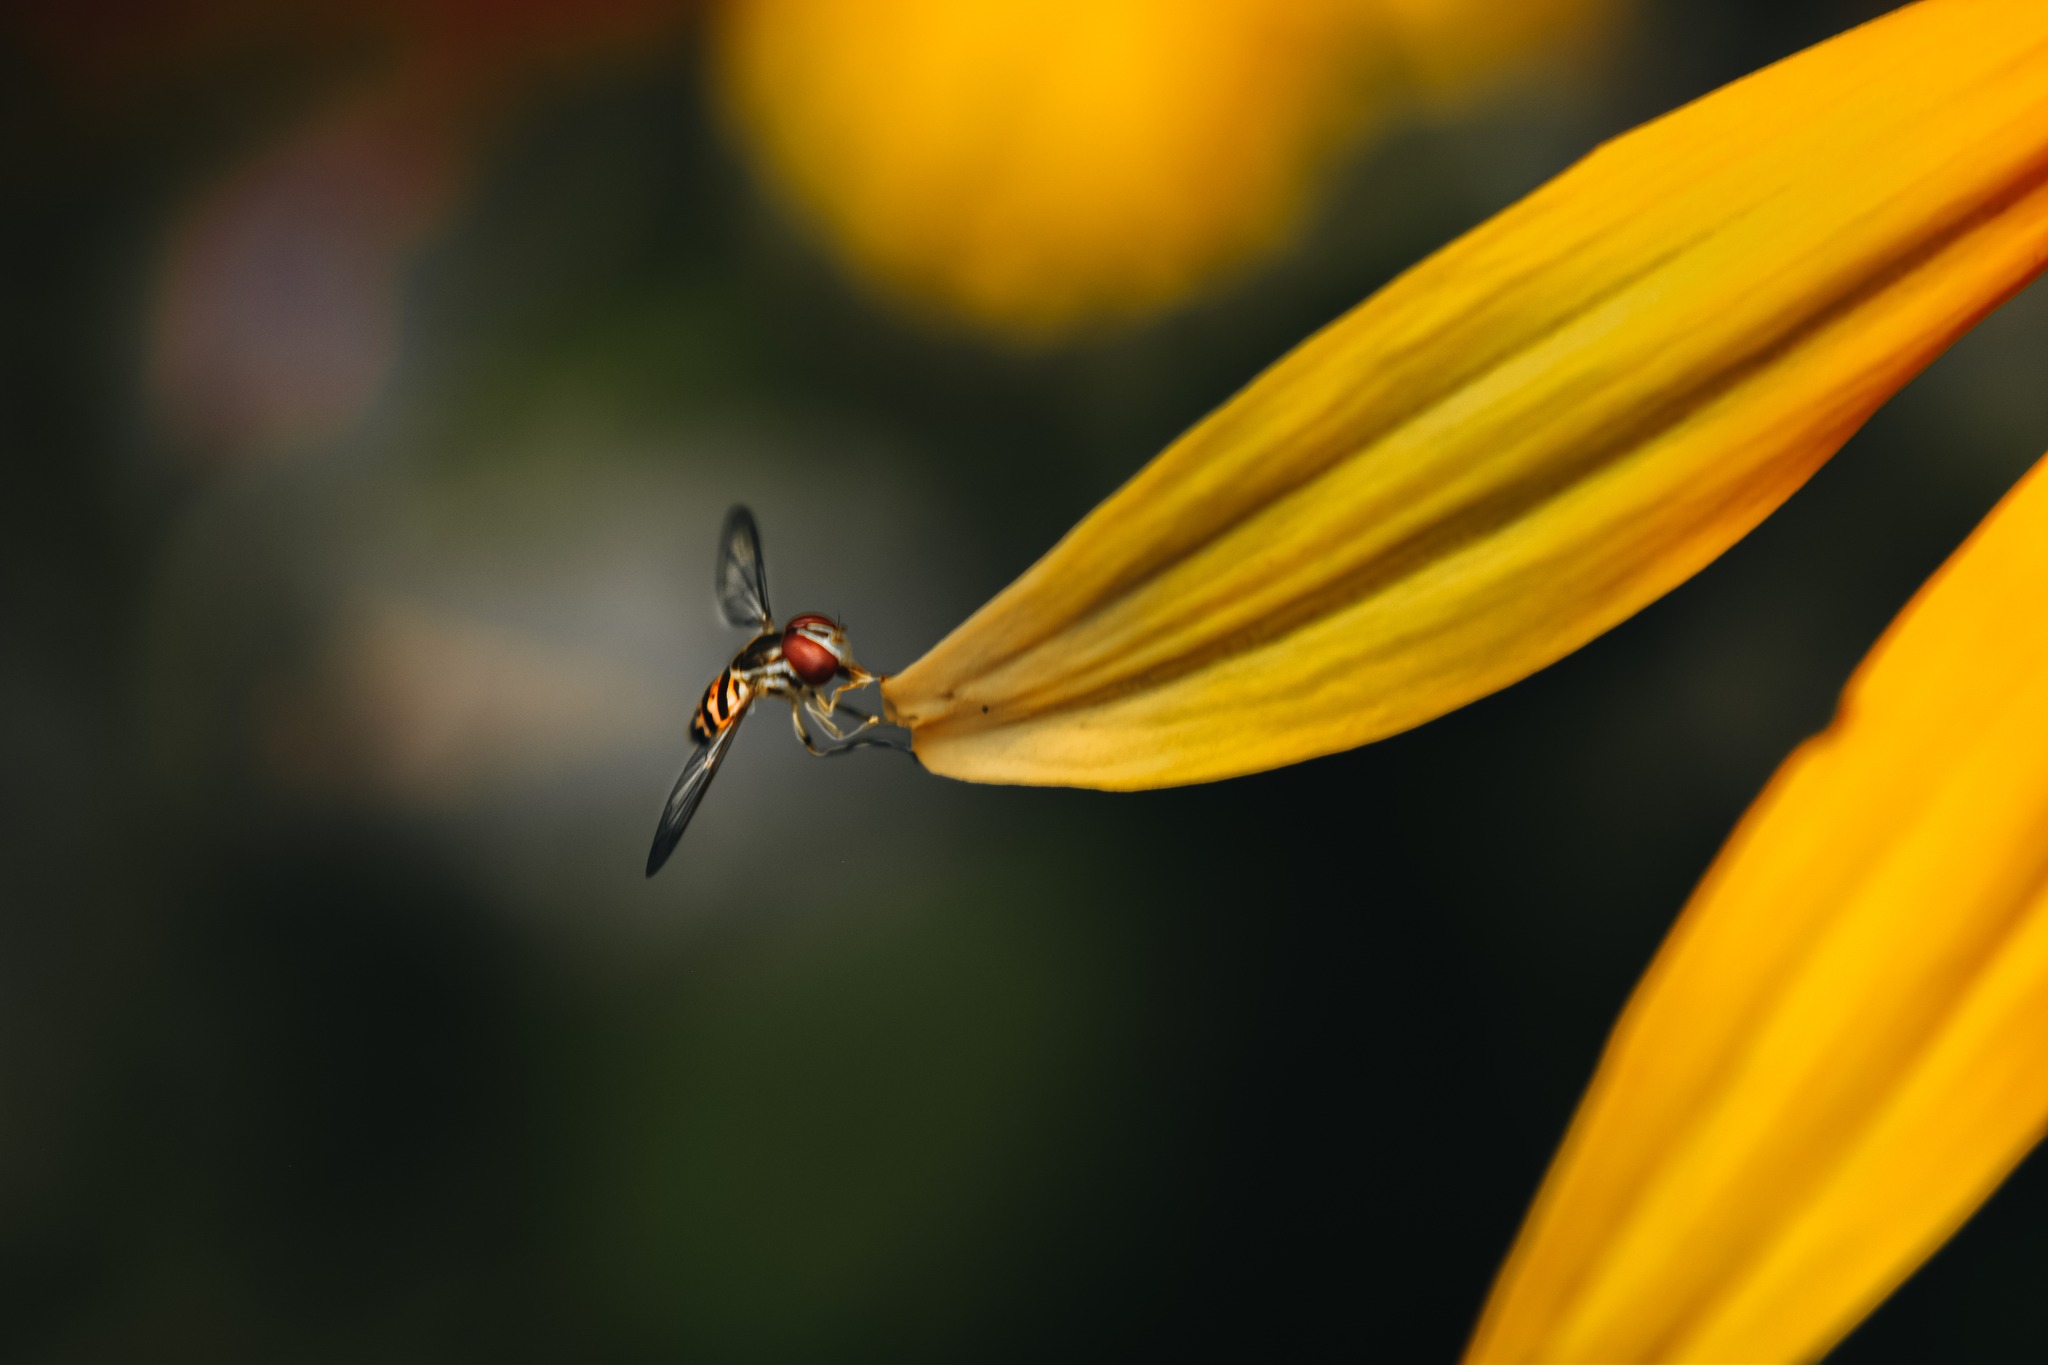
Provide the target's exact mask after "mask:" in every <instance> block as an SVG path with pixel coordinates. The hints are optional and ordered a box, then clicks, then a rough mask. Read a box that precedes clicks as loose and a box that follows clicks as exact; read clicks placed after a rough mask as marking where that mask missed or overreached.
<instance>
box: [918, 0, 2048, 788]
mask: <svg viewBox="0 0 2048 1365" xmlns="http://www.w3.org/2000/svg"><path fill="white" fill-rule="evenodd" d="M2044 260H2048V4H2043V3H2040V0H1928V2H1927V3H1923V4H1920V5H1915V6H1909V7H1907V8H1905V9H1903V10H1900V11H1897V12H1895V13H1893V14H1891V15H1888V16H1886V17H1885V18H1883V19H1880V20H1878V21H1876V22H1873V23H1871V24H1867V25H1865V26H1863V27H1861V28H1858V29H1855V30H1852V31H1851V32H1849V33H1846V34H1843V35H1842V36H1840V37H1838V38H1835V39H1833V40H1831V41H1829V42H1826V43H1823V44H1821V45H1820V46H1818V47H1815V48H1811V49H1809V50H1807V51H1806V52H1803V53H1800V54H1798V55H1797V56H1794V57H1792V58H1789V59H1787V60H1786V61H1783V62H1781V63H1778V64H1777V65H1775V66H1772V67H1770V68H1767V69H1765V70H1764V71H1761V72H1759V73H1757V74H1755V75H1753V76H1750V77H1748V78H1746V79H1744V80H1741V81H1737V82H1735V83H1734V84H1732V85H1729V86H1727V87H1724V88H1723V89H1721V90H1719V91H1716V92H1715V93H1713V94H1711V95H1709V96H1707V97H1705V98H1703V99H1701V100H1699V101H1697V102H1695V103H1693V104H1691V105H1688V106H1686V107H1685V108H1683V109H1680V110H1678V111H1677V112H1675V113H1672V114H1670V115H1667V116H1666V117H1664V118H1662V119H1659V120H1657V121H1655V122H1652V123H1650V124H1647V125H1645V126H1643V127H1641V128H1639V129H1637V130H1635V131H1634V132H1632V133H1629V134H1627V135H1626V136H1624V137H1621V138H1619V139H1617V140H1615V141H1614V142H1611V143H1609V144H1607V145H1606V146H1604V147H1602V148H1600V149H1599V150H1597V151H1596V152H1594V153H1593V154H1592V155H1591V156H1589V157H1587V158H1586V159H1585V160H1584V161H1582V162H1580V163H1579V164H1578V165H1576V166H1574V167H1573V168H1572V169H1570V170H1568V171H1567V172H1565V173H1564V174H1563V175H1561V176H1559V177H1558V178H1557V179H1556V180H1554V181H1552V182H1550V183H1549V184H1548V185H1546V186H1544V187H1543V188H1542V189H1540V190H1538V191H1537V192H1536V193H1534V194H1532V195H1530V196H1529V197H1528V198H1527V199H1525V200H1523V201H1522V202H1520V203H1518V204H1516V205H1515V206H1513V207H1512V208H1510V209H1508V210H1507V211H1505V212H1503V213H1502V214H1500V215H1499V216H1497V217H1496V218H1494V219H1492V220H1491V221H1489V222H1487V223H1485V224H1483V225H1482V226H1481V227H1479V228H1478V229H1476V230H1474V231H1473V232H1471V233H1470V234H1468V235H1467V236H1465V237H1463V238H1461V239H1460V240H1458V241H1457V242H1454V243H1453V244H1451V245H1450V246H1449V247H1447V248H1445V249H1444V250H1442V251H1441V252H1439V253H1437V254H1436V255H1435V256H1432V257H1431V258H1429V259H1428V260H1426V261H1424V262H1422V263H1421V264H1420V265H1418V266H1416V267H1415V268H1413V269H1412V270H1410V271H1409V272H1407V273H1406V274H1405V275H1403V276H1402V277H1400V278H1399V279H1397V280H1395V281H1394V282H1393V283H1392V284H1390V285H1389V286H1387V287H1386V288H1385V289H1383V290H1381V291H1380V292H1379V293H1378V294H1376V295H1374V296H1373V297H1372V298H1370V299H1368V300H1367V301H1366V302H1365V303H1363V304H1361V305H1360V306H1359V307H1358V308H1356V309H1355V310H1353V311H1352V312H1351V313H1349V314H1347V315H1346V316H1344V317H1343V318H1340V319H1339V320H1338V321H1337V322H1335V323H1333V324H1332V325H1331V326H1329V327H1328V328H1326V329H1325V330H1324V331H1322V332H1321V333H1319V334H1318V335H1316V336H1315V337H1313V338H1311V339H1310V340H1309V341H1307V342H1306V343H1304V344H1303V345H1302V346H1300V347H1299V348H1297V349H1296V350H1295V351H1294V352H1293V353H1292V354H1290V355H1288V356H1287V357H1285V358H1284V359H1282V360H1281V361H1280V362H1279V363H1278V364H1276V365H1275V366H1274V367H1273V368H1272V369H1270V370H1269V371H1267V372H1266V373H1265V374H1264V375H1262V376H1261V377H1259V378H1258V379H1257V380H1256V381H1254V382H1253V383H1252V384H1251V385H1250V386H1249V387H1248V388H1246V389H1245V390H1244V391H1243V392H1241V393H1240V394H1238V395H1237V396H1236V397H1235V398H1233V399H1232V400H1231V401H1230V402H1229V403H1227V404H1225V405H1224V406H1223V407H1222V408H1220V409H1219V410H1217V411H1216V412H1215V413H1214V414H1212V415H1211V416H1209V417H1208V418H1207V419H1205V420H1204V421H1202V422H1201V423H1200V424H1198V425H1197V426H1196V427H1195V428H1194V429H1193V430H1191V431H1189V432H1188V433H1187V434H1186V435H1185V436H1183V437H1182V438H1181V439H1180V440H1179V441H1177V442H1176V443H1175V444H1174V445H1172V446H1171V447H1169V448H1168V449H1167V450H1166V451H1165V452H1164V453H1162V454H1161V455H1159V456H1158V457H1157V458H1156V459H1154V460H1153V461H1152V463H1151V464H1150V465H1148V466H1147V467H1146V468H1145V469H1144V470H1142V471H1141V472H1140V473H1139V474H1138V475H1137V476H1136V477H1135V478H1133V479H1132V480H1131V481H1130V482H1129V483H1128V484H1126V485H1125V486H1124V487H1123V488H1122V489H1120V490H1119V491H1118V492H1117V493H1115V494H1114V495H1113V496H1111V497H1110V498H1109V499H1108V500H1107V501H1106V502H1104V503H1103V504H1102V505H1101V506H1099V507H1097V508H1096V509H1095V510H1094V511H1093V512H1092V513H1090V514H1089V515H1088V517H1086V518H1085V519H1084V520H1083V521H1082V522H1081V523H1080V524H1079V525H1078V526H1076V527H1075V528H1074V530H1073V531H1071V532H1070V533H1069V534H1068V535H1067V536H1066V537H1065V538H1064V539H1062V540H1061V541H1060V543H1059V544H1058V545H1056V546H1055V547H1054V548H1053V549H1052V550H1051V551H1050V552H1049V553H1048V554H1047V555H1046V556H1045V557H1044V558H1043V559H1042V560H1040V561H1039V563H1038V564H1036V565H1035V566H1033V567H1032V568H1031V569H1030V570H1029V571H1027V572H1026V573H1025V574H1024V576H1023V577H1022V578H1020V579H1019V580H1018V581H1017V582H1015V583H1014V584H1012V585H1011V586H1010V587H1009V588H1007V589H1005V590H1004V591H1003V592H1002V593H1001V594H999V595H998V596H997V597H996V598H995V599H994V600H992V601H991V602H989V603H988V604H987V605H986V606H985V607H983V608H982V609H981V610H980V611H978V612H977V613H975V615H974V616H973V617H971V618H970V619H969V620H968V621H967V622H966V623H965V624H963V625H962V626H960V627H959V628H958V629H957V630H955V631H954V632H953V634H952V635H950V636H948V637H947V638H946V639H945V640H943V641H941V642H940V643H939V644H938V645H937V646H936V647H935V648H934V649H933V650H932V651H931V652H930V653H929V654H927V655H925V656H924V657H923V658H922V659H920V660H918V661H917V662H916V663H914V664H912V665H911V666H910V667H909V668H907V669H905V670H904V671H903V672H902V673H900V674H899V675H897V676H895V677H893V678H891V679H889V680H888V681H887V682H886V683H885V696H886V697H887V699H888V702H889V704H890V707H891V710H892V712H893V713H894V714H895V715H896V716H897V717H898V718H899V719H901V720H902V721H904V722H905V723H907V724H908V725H910V726H911V728H912V730H913V731H914V736H915V743H916V748H917V752H918V755H919V756H920V757H921V758H922V759H923V761H924V763H925V765H926V766H927V767H928V768H930V769H932V770H933V771H935V772H938V773H941V774H944V775H947V776H951V777H958V778H965V779H970V780H975V781H986V782H1021V783H1040V784H1055V785H1070V786H1086V787H1103V788H1119V789H1123V788H1141V787H1159V786H1171V785H1176V784H1180V783H1187V782H1200V781H1207V780H1211V779H1215V778H1222V777H1229V776H1232V775H1234V774H1238V773H1246V772H1253V771H1258V770H1260V769H1265V768H1272V767H1277V766H1280V765H1283V764H1287V763H1293V762H1298V761H1300V760H1302V759H1307V758H1313V757H1315V756H1317V755H1321V754H1327V753H1333V752H1336V751H1339V750H1342V749H1348V748H1351V747H1354V746H1356V745H1359V744H1363V743H1365V742H1367V741H1369V740H1373V739H1377V738H1380V737H1383V736H1385V735H1389V734H1392V733H1395V732H1397V731H1400V730H1403V729H1406V728H1408V727H1411V726H1414V725H1417V724H1420V723H1422V722H1423V721H1426V720H1429V719H1431V718H1432V717H1434V716H1438V715H1441V714H1442V713H1444V712H1445V711H1448V710H1451V709H1453V708H1455V707H1457V706H1460V705H1462V704H1464V703H1466V702H1469V701H1471V700H1473V699H1475V698H1477V697H1480V696H1483V695H1485V694H1486V693H1488V692H1491V691H1494V690H1496V689H1498V688H1501V687H1504V686H1506V685H1507V684H1509V683H1512V682H1514V681H1516V680H1517V679H1519V678H1522V677H1524V676H1526V675H1527V674H1529V673H1531V672H1533V671H1534V670H1536V669H1538V668H1541V667H1543V666H1544V665H1545V664H1548V663H1550V662H1552V661H1554V660H1555V659H1557V658H1558V657H1560V656H1561V655H1564V654H1566V653H1568V652H1570V651H1571V650H1573V649H1576V648H1577V647H1578V646H1580V645H1581V644H1584V643H1585V642H1586V641H1587V640H1589V639H1591V638H1592V637H1594V636H1595V635H1598V634H1599V633H1600V632H1601V631H1603V630H1606V629H1607V628H1609V627H1610V626H1613V625H1614V624H1615V623H1617V622H1619V621H1621V620H1622V619H1624V618H1626V617H1627V616H1629V615H1630V614H1631V613H1633V612H1635V611H1637V610H1639V609H1640V608H1641V607H1643V606H1644V605H1645V604H1646V603H1648V602H1650V601H1652V600H1654V599H1655V598H1656V597H1658V596H1659V595H1661V594H1662V593H1664V592H1666V591H1668V590H1669V589H1670V588H1672V587H1673V586H1675V585H1676V584H1678V583H1679V582H1681V581H1683V580H1684V579H1685V578H1686V577H1688V576H1689V575H1691V574H1693V573H1695V572H1697V571H1698V570H1699V569H1700V568H1701V567H1702V566H1703V565H1705V564H1706V563H1708V562H1709V561H1710V560H1712V559H1713V558H1714V556H1716V555H1718V554H1719V553H1720V552H1721V551H1722V550H1724V549H1726V548H1727V547H1728V546H1729V545H1730V544H1731V543H1732V542H1733V541H1735V540H1736V539H1737V538H1739V537H1740V536H1741V535H1743V534H1744V533H1745V532H1746V531H1748V530H1749V529H1750V527H1752V526H1754V525H1755V524H1756V523H1757V522H1758V521H1759V520H1761V519H1762V518H1763V517H1764V516H1765V515H1767V514H1768V513H1769V512H1770V511H1771V510H1772V509H1773V508H1775V507H1776V506H1777V505H1778V504H1779V503H1780V502H1782V501H1783V500H1784V499H1785V498H1786V497H1787V496H1788V495H1790V494H1791V492H1792V491H1793V490H1794V489H1796V488H1797V487H1798V486H1799V485H1800V483H1801V482H1803V481H1804V480H1805V479H1806V478H1807V476H1808V475H1810V474H1811V473H1812V472H1813V470H1814V469H1815V468H1816V467H1817V466H1818V465H1819V464H1820V463H1821V462H1822V461H1823V460H1825V459H1826V458H1827V457H1828V456H1829V455H1830V454H1832V453H1833V452H1834V451H1835V450H1836V449H1837V448H1838V447H1839V446H1840V445H1841V443H1842V442H1843V441H1844V440H1846V439H1847V438H1848V436H1849V435H1850V434H1851V433H1852V432H1854V431H1855V430H1856V428H1857V427H1858V426H1860V425H1861V424H1862V422H1863V421H1864V420H1865V419H1866V418H1867V417H1868V416H1869V415H1870V413H1871V412H1872V411H1873V410H1874V409H1875V408H1876V407H1877V406H1878V405H1879V404H1880V403H1882V402H1883V401H1884V400H1885V399H1886V398H1887V397H1888V396H1890V395H1891V394H1892V393H1893V392H1894V391H1895V390H1897V389H1898V387H1899V386H1900V385H1901V384H1903V383H1905V382H1906V380H1907V379H1909V378H1910V377H1912V376H1913V375H1914V374H1915V373H1917V372H1918V371H1919V370H1920V369H1921V368H1922V367H1923V366H1924V365H1926V363H1927V362H1928V361H1929V360H1931V359H1932V358H1933V357H1934V356H1935V355H1937V354H1938V353H1939V352H1940V351H1941V350H1942V349H1943V348H1945V347H1946V346H1947V345H1948V344H1949V343H1950V342H1951V341H1953V340H1954V339H1955V338H1956V337H1957V336H1958V335H1959V334H1960V333H1962V332H1963V331H1965V330H1966V329H1968V328H1969V327H1970V326H1971V325H1972V324H1973V323H1975V322H1976V321H1977V320H1978V319H1979V318H1981V317H1982V316H1983V315H1984V314H1985V313H1986V312H1987V311H1988V310H1989V309H1991V308H1993V307H1995V306H1996V305H1997V304H1998V303H1999V302H2000V301H2002V300H2003V299H2004V298H2006V297H2007V296H2009V295H2010V294H2011V293H2012V292H2013V291H2014V290H2016V289H2017V288H2019V287H2020V286H2021V285H2022V284H2024V283H2025V282H2026V281H2027V280H2028V279H2030V278H2032V276H2033V275H2034V274H2036V273H2037V272H2038V271H2039V270H2040V269H2041V268H2042V265H2043V264H2044Z"/></svg>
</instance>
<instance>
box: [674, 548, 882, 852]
mask: <svg viewBox="0 0 2048 1365" xmlns="http://www.w3.org/2000/svg"><path fill="white" fill-rule="evenodd" d="M718 542H719V544H718V575H717V577H716V578H715V579H714V580H713V587H714V588H715V590H716V592H717V595H718V609H719V611H720V613H721V614H723V616H724V617H725V620H726V623H727V624H728V625H734V626H744V627H746V628H747V629H749V630H751V631H753V632H754V638H753V639H752V640H750V641H748V642H747V646H746V648H744V649H742V650H741V651H740V652H739V653H738V654H736V655H734V656H733V661H732V662H731V663H729V664H727V665H726V666H725V670H724V671H723V672H721V673H720V674H719V675H718V677H717V678H715V679H713V680H712V683H711V686H709V687H707V688H705V689H704V698H703V700H702V701H700V702H698V703H697V712H696V714H695V715H694V716H692V717H691V718H690V734H691V736H692V737H693V738H694V739H695V740H696V741H697V747H696V749H695V750H694V751H692V753H691V754H690V757H689V759H688V761H686V762H685V763H684V764H683V774H682V776H681V777H678V778H677V779H676V786H675V790H674V791H672V792H670V793H669V794H668V805H667V806H666V807H664V808H663V810H662V812H661V823H660V824H659V825H658V826H656V827H655V830H654V847H653V848H652V849H650V850H649V851H648V854H647V875H648V876H650V877H652V876H653V875H654V874H655V873H657V872H659V871H660V870H661V865H662V864H663V863H665V862H667V861H668V855H669V854H671V853H673V852H674V851H675V847H676V841H677V840H679V839H681V838H682V837H683V827H684V826H686V825H688V824H689V823H690V817H691V815H693V814H695V813H696V810H697V803H698V802H700V801H702V800H703V799H704V792H705V789H706V788H708V787H709V786H710V785H711V779H712V778H713V777H715V776H717V774H718V765H719V764H720V763H723V762H724V761H725V751H726V750H727V749H730V748H731V747H732V737H733V735H735V734H736V733H738V731H739V728H740V721H742V720H744V719H745V718H746V715H747V710H748V708H749V707H751V706H752V705H753V704H754V703H755V702H756V701H759V700H760V699H761V698H763V697H781V698H782V699H783V700H785V701H787V702H788V703H789V719H790V723H791V724H792V725H794V726H795V727H796V737H797V738H798V739H800V740H802V741H803V746H804V748H806V749H808V750H810V752H811V753H813V754H815V755H817V756H818V757H820V758H830V757H832V756H833V755H835V754H843V753H847V752H849V751H851V750H853V749H858V748H863V747H865V746H867V745H882V746H884V747H888V748H903V747H904V746H902V745H901V744H899V743H896V742H894V741H891V740H888V739H884V738H882V737H880V736H874V735H864V734H862V732H863V731H865V730H867V729H869V728H870V727H872V726H875V725H879V724H881V723H882V718H881V717H880V716H869V715H863V714H861V713H860V712H858V711H855V710H854V709H853V708H852V707H851V706H848V707H846V708H844V712H845V714H847V715H850V716H852V717H853V719H854V722H855V723H854V724H853V725H852V726H850V727H849V728H846V729H841V728H840V727H839V725H838V723H837V722H836V721H835V720H834V715H835V713H837V712H838V711H839V698H840V695H841V694H842V693H845V692H850V691H852V690H854V689H856V688H861V687H866V686H867V685H868V684H869V683H871V682H875V681H877V676H876V675H875V674H873V673H870V672H868V671H867V670H866V669H864V668H862V667H861V666H860V665H859V664H857V663H855V662H854V660H853V651H852V650H851V649H850V648H849V647H848V646H847V643H846V628H845V627H844V626H842V625H840V624H839V623H838V622H837V621H834V620H833V619H832V618H831V617H829V616H821V615H819V614H818V613H816V612H805V613H804V614H803V615H801V616H792V617H790V618H789V620H788V621H787V622H786V623H784V625H783V627H782V629H781V630H777V629H776V628H775V619H774V615H773V614H772V613H771V612H770V611H769V609H768V573H767V569H766V567H765V566H764V565H763V563H762V560H761V535H760V532H758V531H757V530H755V529H754V517H753V514H752V513H751V512H749V511H747V509H746V508H744V507H734V508H733V509H732V510H731V511H730V512H727V513H726V514H725V529H724V530H723V531H721V532H720V533H719V537H718ZM842 678H843V679H844V680H845V681H843V682H840V683H839V685H838V686H836V687H832V686H831V684H832V683H833V682H834V681H835V680H836V679H842ZM828 687H830V688H831V690H830V691H827V690H826V689H827V688H828ZM806 713H808V714H809V715H810V718H811V719H812V720H814V721H816V722H817V723H818V725H819V726H820V727H821V728H822V729H823V730H824V731H825V733H826V734H827V735H829V736H831V738H832V739H833V740H834V741H836V743H834V744H833V745H831V746H830V747H828V748H822V749H821V748H819V747H818V745H817V743H816V741H814V740H813V739H812V738H811V732H810V731H809V730H808V729H806V728H805V726H804V716H805V714H806Z"/></svg>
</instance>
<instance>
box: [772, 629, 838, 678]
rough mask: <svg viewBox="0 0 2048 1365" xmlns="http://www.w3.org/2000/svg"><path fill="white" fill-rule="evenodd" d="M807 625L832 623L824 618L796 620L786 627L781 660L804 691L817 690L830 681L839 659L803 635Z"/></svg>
mask: <svg viewBox="0 0 2048 1365" xmlns="http://www.w3.org/2000/svg"><path fill="white" fill-rule="evenodd" d="M806 625H824V626H828V627H830V626H831V625H832V622H831V620H830V619H828V618H827V617H823V616H799V617H797V618H795V619H794V620H792V621H791V622H790V623H789V628H788V629H787V630H785V631H783V632H782V657H783V658H785V659H787V660H789V667H790V669H791V671H792V672H794V673H795V674H796V675H797V677H799V678H801V679H803V681H804V685H805V686H807V687H817V686H819V685H820V684H822V683H825V682H827V681H829V680H830V679H831V677H832V675H833V674H834V673H837V672H838V671H839V656H838V655H837V654H834V653H833V652H832V651H831V650H829V649H827V648H825V646H823V645H821V644H819V643H818V642H817V641H816V640H813V639H812V638H811V637H810V636H808V635H806V634H804V633H803V631H802V629H801V627H803V626H806Z"/></svg>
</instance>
